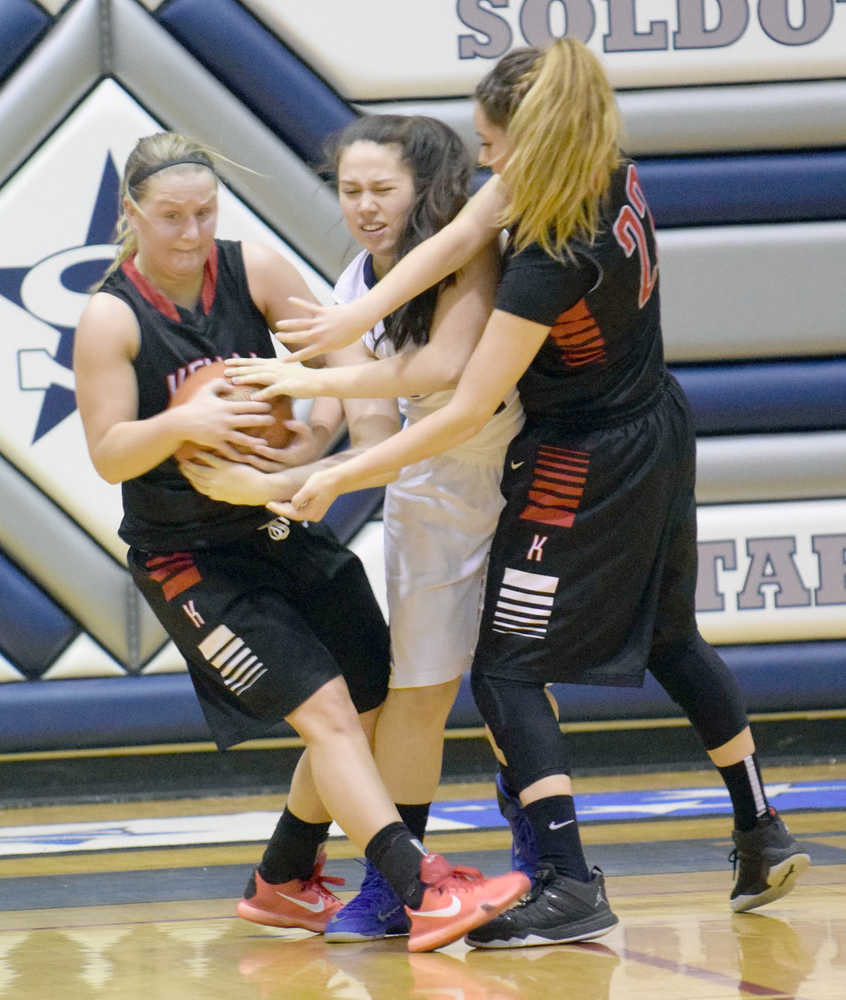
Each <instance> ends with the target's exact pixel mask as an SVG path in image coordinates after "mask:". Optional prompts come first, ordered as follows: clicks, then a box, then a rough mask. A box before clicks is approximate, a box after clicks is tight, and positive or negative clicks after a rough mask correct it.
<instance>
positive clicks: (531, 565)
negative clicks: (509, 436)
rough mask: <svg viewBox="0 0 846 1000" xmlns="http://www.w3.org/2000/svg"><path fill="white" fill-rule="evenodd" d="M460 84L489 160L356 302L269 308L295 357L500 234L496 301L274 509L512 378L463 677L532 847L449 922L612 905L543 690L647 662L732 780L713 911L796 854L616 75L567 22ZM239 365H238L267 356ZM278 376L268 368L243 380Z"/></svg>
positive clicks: (431, 435)
mask: <svg viewBox="0 0 846 1000" xmlns="http://www.w3.org/2000/svg"><path fill="white" fill-rule="evenodd" d="M476 98H477V107H476V113H475V121H476V128H477V131H478V133H479V136H480V138H481V142H482V146H481V161H482V163H483V164H486V165H487V166H489V167H491V168H492V170H493V171H494V173H495V174H496V175H497V176H496V177H494V178H492V179H491V181H489V182H488V183H487V184H486V185H484V186H483V187H482V189H481V190H480V191H479V192H478V193H477V194H476V196H475V197H474V198H472V199H471V200H470V202H468V204H467V206H466V207H465V209H464V210H463V211H462V212H461V213H460V214H459V215H458V216H457V218H456V219H455V221H454V222H453V223H451V224H450V225H448V226H446V227H445V228H444V229H443V230H441V232H440V233H439V234H437V235H436V236H434V237H432V238H431V239H429V240H427V241H426V242H424V243H423V244H421V245H420V246H419V247H417V248H416V249H415V250H414V251H412V253H410V254H409V255H408V256H407V257H405V258H404V259H403V260H402V261H400V262H399V263H398V264H397V266H396V267H395V268H394V269H393V270H392V271H391V272H390V273H389V274H388V275H386V277H385V279H384V280H383V281H381V282H379V283H378V285H376V286H375V287H374V288H373V289H372V290H371V291H370V292H369V293H368V294H367V295H365V296H364V297H363V298H362V299H359V300H358V301H356V302H353V303H350V304H348V305H344V306H337V307H304V308H305V309H306V311H308V312H309V313H310V314H311V317H310V318H307V319H302V320H301V319H293V320H288V321H285V322H283V323H282V324H280V325H279V328H280V330H282V331H283V337H282V339H283V340H285V341H286V343H288V344H289V345H290V346H297V345H301V344H303V343H305V344H307V345H308V346H307V347H305V348H302V349H301V350H300V351H298V352H295V354H294V356H293V358H292V360H297V359H305V358H308V357H310V356H311V355H312V354H314V353H315V352H317V351H319V350H324V349H326V348H327V347H330V346H331V347H337V346H338V345H340V344H342V343H347V342H349V341H350V340H352V339H353V337H354V336H356V335H358V334H359V333H360V332H361V331H362V330H365V329H368V328H369V327H371V326H372V325H373V323H375V322H376V321H377V320H378V318H379V317H380V316H382V315H384V314H386V313H389V312H390V311H391V310H392V309H394V308H396V306H397V304H398V303H400V302H402V301H404V300H406V299H407V298H409V297H410V296H411V295H414V294H416V293H417V292H419V290H420V289H421V288H426V287H428V286H429V285H430V284H431V283H432V282H434V281H437V280H438V279H439V278H440V277H441V276H442V275H444V274H448V273H451V272H452V271H454V270H455V269H456V268H457V267H460V266H461V265H462V263H463V262H464V261H465V260H466V259H468V257H469V256H470V255H472V254H474V253H476V252H478V249H479V248H480V247H481V246H484V245H485V244H486V243H487V242H489V241H491V240H493V239H495V238H497V236H498V234H499V233H500V232H501V230H502V229H505V230H507V232H508V248H507V250H506V255H505V261H504V267H503V274H502V278H501V280H500V284H499V289H498V293H497V299H496V304H495V307H494V310H493V312H492V314H491V317H490V319H489V321H488V324H487V327H486V329H485V332H484V334H483V336H482V339H481V341H480V342H479V346H478V347H477V348H476V350H475V352H474V354H473V357H472V358H471V360H470V362H469V363H468V365H467V367H466V369H465V371H464V374H463V376H462V378H461V380H460V382H459V385H458V387H457V389H456V392H455V395H454V396H453V398H452V400H451V401H450V402H449V403H448V404H447V405H446V406H445V407H443V408H442V409H441V410H439V411H438V412H437V413H433V414H430V415H429V416H427V417H425V418H424V419H423V420H421V421H419V422H418V423H417V424H415V425H414V426H413V427H409V428H406V429H404V430H403V431H402V432H400V434H398V435H395V436H394V437H393V438H392V439H389V440H388V441H386V442H383V443H382V444H379V445H376V446H375V447H374V448H372V449H370V450H369V451H367V452H366V453H365V454H363V455H361V456H358V457H356V458H354V459H352V460H351V461H350V462H349V463H346V464H344V465H343V466H339V467H338V468H337V469H330V470H326V471H322V472H319V473H316V474H315V475H313V476H312V477H311V478H310V479H309V481H308V482H307V483H306V485H305V487H304V488H303V489H302V490H300V491H299V492H298V493H297V494H296V495H295V496H294V497H293V500H292V501H291V502H289V503H280V504H271V505H270V506H271V509H273V510H275V511H277V512H281V513H285V514H286V515H287V516H290V517H300V518H308V519H310V520H313V519H315V518H319V517H321V516H322V514H323V512H324V511H325V510H326V508H327V506H328V504H329V503H330V502H331V501H332V500H333V499H334V498H335V497H336V496H337V495H338V494H339V493H343V492H345V491H348V490H351V489H357V488H360V487H361V486H362V485H364V484H366V483H368V482H370V481H373V480H378V479H380V478H381V477H384V476H385V475H386V474H389V473H390V471H391V470H392V469H393V470H396V469H399V468H401V467H402V466H405V465H407V464H408V463H410V462H416V461H419V460H420V459H422V458H424V457H425V456H427V455H431V454H434V453H436V452H438V451H441V450H443V449H445V448H448V447H452V446H453V445H454V444H455V443H456V442H458V441H461V440H464V439H466V438H467V437H468V436H470V435H471V434H473V433H474V432H475V430H476V429H477V428H478V427H479V426H480V425H481V423H482V422H483V421H485V420H486V419H487V418H488V417H489V416H490V414H491V413H492V412H493V411H494V409H495V407H496V406H497V402H498V400H500V399H501V398H502V396H503V394H504V393H506V392H507V391H508V390H509V389H510V388H511V387H512V386H513V385H514V384H515V383H516V384H517V385H518V388H519V392H520V397H521V401H522V403H523V408H524V410H525V412H526V425H525V427H524V429H523V431H522V432H521V433H520V434H519V435H518V436H517V437H516V438H515V439H514V441H513V442H512V444H511V446H510V448H509V452H508V455H507V459H506V462H505V467H504V470H503V480H502V489H503V493H504V495H505V497H506V506H505V509H504V511H503V513H502V515H501V517H500V522H499V526H498V528H497V532H496V535H495V537H494V541H493V545H492V549H491V562H490V569H489V573H488V579H487V590H486V600H485V609H484V614H483V618H482V624H481V630H480V637H479V645H478V647H477V650H476V656H475V659H474V663H473V668H472V681H473V691H474V695H475V697H476V701H477V704H478V706H479V709H480V711H481V713H482V716H483V717H484V720H485V722H486V723H487V725H488V726H489V728H490V729H491V730H492V732H493V735H494V738H495V740H496V743H497V744H498V746H499V749H500V751H501V753H502V755H503V756H502V766H501V779H502V782H503V787H504V790H505V791H506V792H510V794H511V796H512V802H511V807H512V814H514V815H516V814H519V815H521V816H522V817H523V818H524V819H527V820H528V822H529V824H530V827H531V830H532V833H533V838H534V841H535V847H536V850H537V853H538V856H539V862H538V868H537V871H536V876H535V884H534V887H533V891H532V894H531V895H530V897H529V898H528V899H527V900H525V901H523V902H521V903H520V904H518V905H517V906H515V907H514V908H512V909H511V910H509V911H507V912H506V913H504V914H502V915H501V916H499V917H497V918H496V919H494V920H493V921H491V922H490V923H488V924H486V925H485V926H484V927H480V928H478V929H477V930H475V931H473V932H471V933H470V934H469V935H468V936H467V940H468V942H469V943H471V944H472V945H474V946H477V947H488V948H506V947H517V946H522V945H533V944H546V943H550V942H567V941H577V940H583V939H586V938H591V937H596V936H598V935H601V934H604V933H606V932H607V931H608V930H610V929H611V928H612V927H613V926H614V925H615V924H616V923H617V918H616V916H615V915H614V914H613V913H612V911H611V909H610V907H609V905H608V902H607V900H606V897H605V891H604V882H603V876H602V873H601V872H600V871H599V870H598V869H594V870H593V871H591V870H589V868H588V865H587V863H586V861H585V857H584V853H583V851H582V847H581V843H580V837H579V832H578V823H577V821H576V814H575V810H574V804H573V797H572V787H571V781H570V777H569V759H568V753H567V749H566V745H565V741H564V738H563V737H562V734H561V732H560V730H559V727H558V724H557V720H556V719H555V717H554V715H553V713H552V712H551V711H550V707H549V704H548V702H547V699H546V698H545V697H544V688H543V686H544V684H545V683H546V682H550V681H557V682H574V683H594V684H604V685H635V686H636V685H640V684H641V683H642V682H643V677H644V673H645V671H646V670H647V669H648V670H649V671H651V672H652V673H653V675H654V676H655V677H656V678H657V679H658V681H659V682H660V683H661V684H662V685H663V687H664V688H665V689H666V690H667V692H668V693H669V694H670V696H671V697H672V698H673V699H674V700H675V701H676V702H677V703H678V704H679V705H680V706H681V707H682V709H683V710H684V711H685V713H686V714H687V716H688V718H689V719H690V721H691V723H692V725H693V726H694V727H695V729H696V730H697V732H698V734H699V735H700V737H701V739H702V741H703V743H704V746H705V748H706V750H707V752H708V754H709V756H710V758H711V760H712V761H713V763H714V764H715V765H716V767H717V768H718V769H719V771H720V774H721V776H722V778H723V780H724V781H725V784H726V787H727V789H728V792H729V794H730V797H731V801H732V805H733V808H734V825H735V829H734V834H733V837H734V842H735V847H736V852H735V855H734V858H735V860H736V862H737V874H736V879H735V884H734V888H733V890H732V892H731V900H730V902H731V907H732V909H733V910H736V911H742V910H748V909H751V908H753V907H757V906H761V905H763V904H765V903H768V902H770V901H771V900H773V899H777V898H779V897H780V896H782V895H784V894H785V893H786V892H788V891H789V890H790V889H791V888H792V887H793V885H794V882H795V879H796V876H797V875H798V874H800V873H801V872H802V871H803V870H804V869H805V867H806V866H807V865H808V863H809V858H808V855H807V854H806V853H804V851H803V850H802V849H801V848H800V847H799V845H798V844H797V843H796V841H795V840H794V839H793V837H792V836H791V835H790V833H789V832H788V830H787V828H786V827H785V825H784V823H783V821H782V820H781V819H780V818H779V817H778V816H777V815H776V813H775V810H773V809H772V807H771V806H770V805H769V803H768V801H767V796H766V793H765V790H764V785H763V782H762V779H761V775H760V770H759V767H758V762H757V758H756V753H755V746H754V742H753V739H752V735H751V733H750V729H749V725H748V722H747V717H746V713H745V709H744V706H743V701H742V697H741V693H740V691H739V688H738V685H737V682H736V680H735V678H734V676H733V675H732V674H731V672H730V671H729V670H728V668H727V667H726V665H725V663H724V662H723V661H722V660H721V659H720V657H719V656H718V655H717V653H716V652H715V651H714V650H713V649H712V648H711V647H710V646H709V645H708V644H707V643H706V642H705V641H704V640H703V639H702V637H701V636H700V634H699V631H698V628H697V624H696V618H695V614H694V610H695V606H694V592H695V583H696V503H695V497H694V478H695V434H694V427H693V422H692V418H691V414H690V411H689V408H688V405H687V402H686V400H685V399H684V396H683V394H682V392H681V389H680V387H679V385H678V383H677V382H676V381H675V379H673V378H672V377H671V376H670V375H669V373H668V372H667V370H666V367H665V364H664V357H663V347H662V338H661V326H660V308H659V298H658V296H659V282H658V262H657V256H656V243H655V233H654V227H653V223H652V218H651V214H650V211H649V207H648V204H647V201H646V198H645V196H644V192H643V189H642V186H641V183H640V180H639V177H638V173H637V167H636V165H635V164H634V163H633V162H632V161H631V160H629V159H627V158H626V157H625V156H624V155H623V153H622V152H621V150H620V146H619V118H618V112H617V108H616V105H615V101H614V95H613V92H612V90H611V87H610V85H609V83H608V80H607V78H606V76H605V74H604V72H603V70H602V67H601V65H600V63H599V60H598V59H597V58H596V57H595V56H594V55H593V54H592V53H591V52H590V50H589V49H588V48H587V47H586V46H584V45H582V44H581V43H579V42H577V41H574V40H572V39H566V38H565V39H561V40H559V41H558V42H556V43H555V44H554V45H552V46H551V47H550V48H549V49H547V50H545V51H540V50H537V49H518V50H515V51H513V52H511V53H509V54H508V55H507V56H505V57H504V58H503V59H502V60H501V61H500V62H499V63H498V64H497V66H496V67H495V68H494V69H493V70H492V71H491V72H490V73H489V74H488V76H486V77H485V79H483V80H482V82H481V83H480V85H479V87H478V88H477V91H476ZM235 367H239V370H241V371H242V372H244V373H245V374H247V375H248V374H249V372H250V371H251V370H255V369H258V368H260V367H261V363H260V362H259V363H257V364H251V363H249V362H243V363H241V364H239V365H237V366H236V365H233V369H232V370H234V369H235ZM283 367H284V366H283ZM291 381H292V382H294V383H295V382H296V376H292V379H291ZM285 385H286V378H285V376H284V372H283V373H282V374H280V375H279V377H278V378H277V379H275V381H274V383H273V384H271V385H269V386H267V387H266V388H265V390H264V391H263V392H261V393H258V394H257V398H265V399H267V398H271V397H272V396H273V395H274V394H276V393H285V392H287V389H286V388H285ZM514 796H519V805H518V803H517V801H514V800H513V798H514Z"/></svg>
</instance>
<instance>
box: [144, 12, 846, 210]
mask: <svg viewBox="0 0 846 1000" xmlns="http://www.w3.org/2000/svg"><path fill="white" fill-rule="evenodd" d="M156 16H157V19H158V21H159V22H160V23H161V24H162V25H164V26H165V27H166V28H167V29H168V30H169V31H170V32H171V33H172V34H173V35H174V36H175V37H176V38H178V39H179V41H180V42H181V43H182V44H183V45H184V46H185V47H186V48H187V49H188V50H189V51H190V52H191V53H193V55H194V56H196V58H197V59H198V60H199V61H200V62H201V63H203V65H205V66H206V67H207V68H208V69H209V70H210V71H211V72H212V73H214V75H215V76H216V77H217V78H218V79H219V80H221V81H222V82H223V83H224V84H226V86H227V87H228V88H229V89H230V90H231V91H232V92H233V93H234V94H236V95H237V96H238V97H239V98H240V99H241V100H242V101H243V102H244V104H246V105H247V106H248V107H249V108H250V109H251V110H252V111H253V112H254V113H255V114H256V115H258V117H259V118H261V119H262V121H264V122H265V124H267V125H268V126H269V127H270V128H271V129H273V131H274V132H275V133H276V134H277V135H278V136H279V137H280V138H281V139H282V140H283V141H284V142H285V143H286V144H287V145H289V146H290V147H291V148H292V149H293V150H294V151H295V152H296V153H297V154H298V155H299V156H300V157H302V158H303V159H304V160H305V161H306V162H308V163H309V164H311V165H312V166H314V165H317V164H319V163H321V162H322V159H323V156H322V148H323V143H324V142H325V140H326V137H327V136H328V135H329V134H330V133H332V132H334V131H336V130H337V129H339V128H342V127H343V126H344V125H346V124H347V123H348V122H349V121H350V120H352V118H354V117H355V114H356V113H355V112H354V111H353V109H352V108H351V107H350V106H349V105H348V104H347V103H346V102H345V101H344V100H343V99H342V98H341V97H339V96H338V94H337V93H336V92H335V91H334V90H332V88H331V87H330V86H329V85H328V84H327V83H326V82H325V81H324V80H322V79H321V78H320V77H319V76H317V75H316V74H315V73H314V72H313V71H312V70H311V69H309V68H308V67H307V66H306V65H305V64H304V63H303V62H302V61H301V60H300V59H299V58H298V57H297V56H296V55H295V54H294V53H293V52H291V51H290V50H289V49H287V48H286V47H285V46H284V45H283V44H282V43H281V42H280V40H279V39H278V38H276V36H275V35H273V34H272V33H271V32H270V31H268V29H267V28H265V27H264V26H263V25H262V24H261V23H260V22H259V21H257V20H256V19H255V18H254V17H253V16H252V15H251V14H250V13H248V12H247V11H246V10H245V9H244V8H243V7H241V6H239V5H238V4H237V3H235V2H233V0H217V3H216V5H215V16H214V17H209V16H208V2H207V0H172V2H171V3H169V4H165V5H164V7H163V8H162V9H161V10H160V11H159V12H158V13H157V15H156ZM639 164H640V174H641V179H642V181H643V186H644V189H645V191H646V195H647V198H648V199H649V202H650V205H651V208H652V213H653V215H654V217H655V222H656V224H657V225H658V226H663V227H670V226H697V225H717V224H732V223H744V222H769V223H773V222H788V221H808V220H819V219H842V218H846V149H845V150H824V151H819V152H816V151H809V152H801V153H796V152H790V153H755V154H747V155H720V156H684V157H667V158H644V159H642V160H640V161H639Z"/></svg>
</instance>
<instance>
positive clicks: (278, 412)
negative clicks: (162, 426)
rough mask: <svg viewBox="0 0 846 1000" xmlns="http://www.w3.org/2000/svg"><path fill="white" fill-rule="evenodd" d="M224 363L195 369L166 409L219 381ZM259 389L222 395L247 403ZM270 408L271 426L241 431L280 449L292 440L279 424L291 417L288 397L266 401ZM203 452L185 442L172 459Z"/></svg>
mask: <svg viewBox="0 0 846 1000" xmlns="http://www.w3.org/2000/svg"><path fill="white" fill-rule="evenodd" d="M228 363H229V362H228V361H213V362H212V363H211V364H208V365H203V367H202V368H198V369H197V370H196V371H195V372H192V373H191V374H190V375H189V376H188V377H187V378H186V379H185V381H184V382H183V383H182V385H180V386H179V388H178V389H177V390H176V392H175V393H174V394H173V395H172V396H171V398H170V403H168V407H171V406H179V405H180V404H181V403H187V402H188V400H189V399H191V397H192V396H193V395H194V393H195V392H196V391H197V390H198V389H199V388H200V387H201V386H204V385H205V384H206V383H207V382H213V381H214V380H215V379H216V378H223V377H224V374H223V373H224V372H225V371H226V366H227V365H228ZM259 388H261V387H260V386H252V385H230V387H229V389H227V390H226V391H225V392H224V394H223V395H224V397H225V398H226V399H250V398H251V396H252V394H253V393H254V392H257V391H258V389H259ZM270 405H271V410H270V413H271V415H272V416H273V417H275V418H276V421H275V423H273V424H270V425H269V426H267V427H250V428H245V431H246V433H248V434H250V435H251V436H252V437H260V438H264V440H265V441H266V442H267V443H268V444H269V445H270V447H271V448H284V447H285V445H286V444H288V442H289V441H290V440H291V436H292V435H291V432H290V431H289V430H288V428H287V427H286V426H285V425H284V423H283V421H284V420H291V419H292V417H293V416H294V411H293V406H292V399H291V397H290V396H277V397H276V398H275V399H272V400H271V401H270ZM203 450H204V449H203V448H200V447H199V446H197V445H195V444H191V443H190V442H186V443H185V444H183V445H181V446H180V447H179V448H177V450H176V452H175V453H174V458H176V459H177V460H179V459H183V458H192V457H193V456H194V455H196V454H197V453H198V452H201V451H203Z"/></svg>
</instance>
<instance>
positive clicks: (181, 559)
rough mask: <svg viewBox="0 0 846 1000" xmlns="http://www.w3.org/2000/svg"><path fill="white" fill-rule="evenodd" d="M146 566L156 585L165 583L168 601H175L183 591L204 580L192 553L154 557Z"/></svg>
mask: <svg viewBox="0 0 846 1000" xmlns="http://www.w3.org/2000/svg"><path fill="white" fill-rule="evenodd" d="M146 566H147V571H148V572H149V574H150V579H151V580H154V581H155V582H156V583H161V582H162V581H165V582H164V584H163V586H162V593H163V594H164V599H165V600H166V601H171V600H173V598H174V597H178V596H179V595H180V594H181V593H182V591H183V590H187V589H188V588H189V587H193V586H194V584H195V583H199V582H200V580H202V576H201V575H200V571H199V570H198V569H197V567H196V566H195V565H194V557H193V556H192V555H191V553H190V552H170V553H168V555H166V556H153V557H152V558H151V559H148V560H147V563H146Z"/></svg>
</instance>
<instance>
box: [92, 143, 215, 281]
mask: <svg viewBox="0 0 846 1000" xmlns="http://www.w3.org/2000/svg"><path fill="white" fill-rule="evenodd" d="M218 157H219V154H218V153H216V152H215V151H214V150H213V149H211V148H210V147H208V146H204V145H202V144H201V143H199V142H195V141H194V140H193V139H187V138H186V137H185V136H183V135H179V134H177V133H176V132H156V133H155V134H154V135H148V136H145V137H144V138H143V139H139V140H138V142H137V143H136V144H135V148H134V149H133V150H132V152H131V153H130V154H129V156H128V157H127V160H126V166H125V167H124V171H123V179H122V180H121V184H120V195H119V204H118V209H119V215H118V220H117V223H116V225H115V232H114V236H113V241H114V242H115V243H117V245H118V250H117V253H116V254H115V259H114V260H113V261H112V263H111V264H110V265H109V267H108V270H107V271H106V273H105V274H104V275H103V277H102V278H101V279H100V281H98V282H97V284H96V285H95V286H94V288H92V291H96V290H97V289H98V288H99V287H100V286H101V285H102V284H103V282H104V281H105V280H106V278H108V276H109V275H110V274H112V273H113V272H114V271H116V270H117V269H118V268H119V267H120V265H121V264H122V263H123V262H124V261H125V260H128V259H129V258H130V257H131V256H132V255H133V254H134V253H135V251H136V250H137V249H138V239H137V237H136V235H135V231H134V230H133V229H132V227H131V226H130V225H129V220H128V219H127V217H126V209H125V208H124V200H125V199H127V198H128V199H129V200H130V201H133V202H135V204H138V203H139V202H141V201H142V200H143V198H144V196H145V194H146V193H147V188H148V185H149V182H150V178H151V176H152V175H153V174H155V173H157V172H158V171H159V170H164V169H170V168H171V167H177V166H178V167H180V168H181V169H184V170H194V169H197V168H200V169H203V168H207V169H208V170H211V171H212V173H214V174H215V176H217V175H216V172H215V160H216V159H217V158H218Z"/></svg>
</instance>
